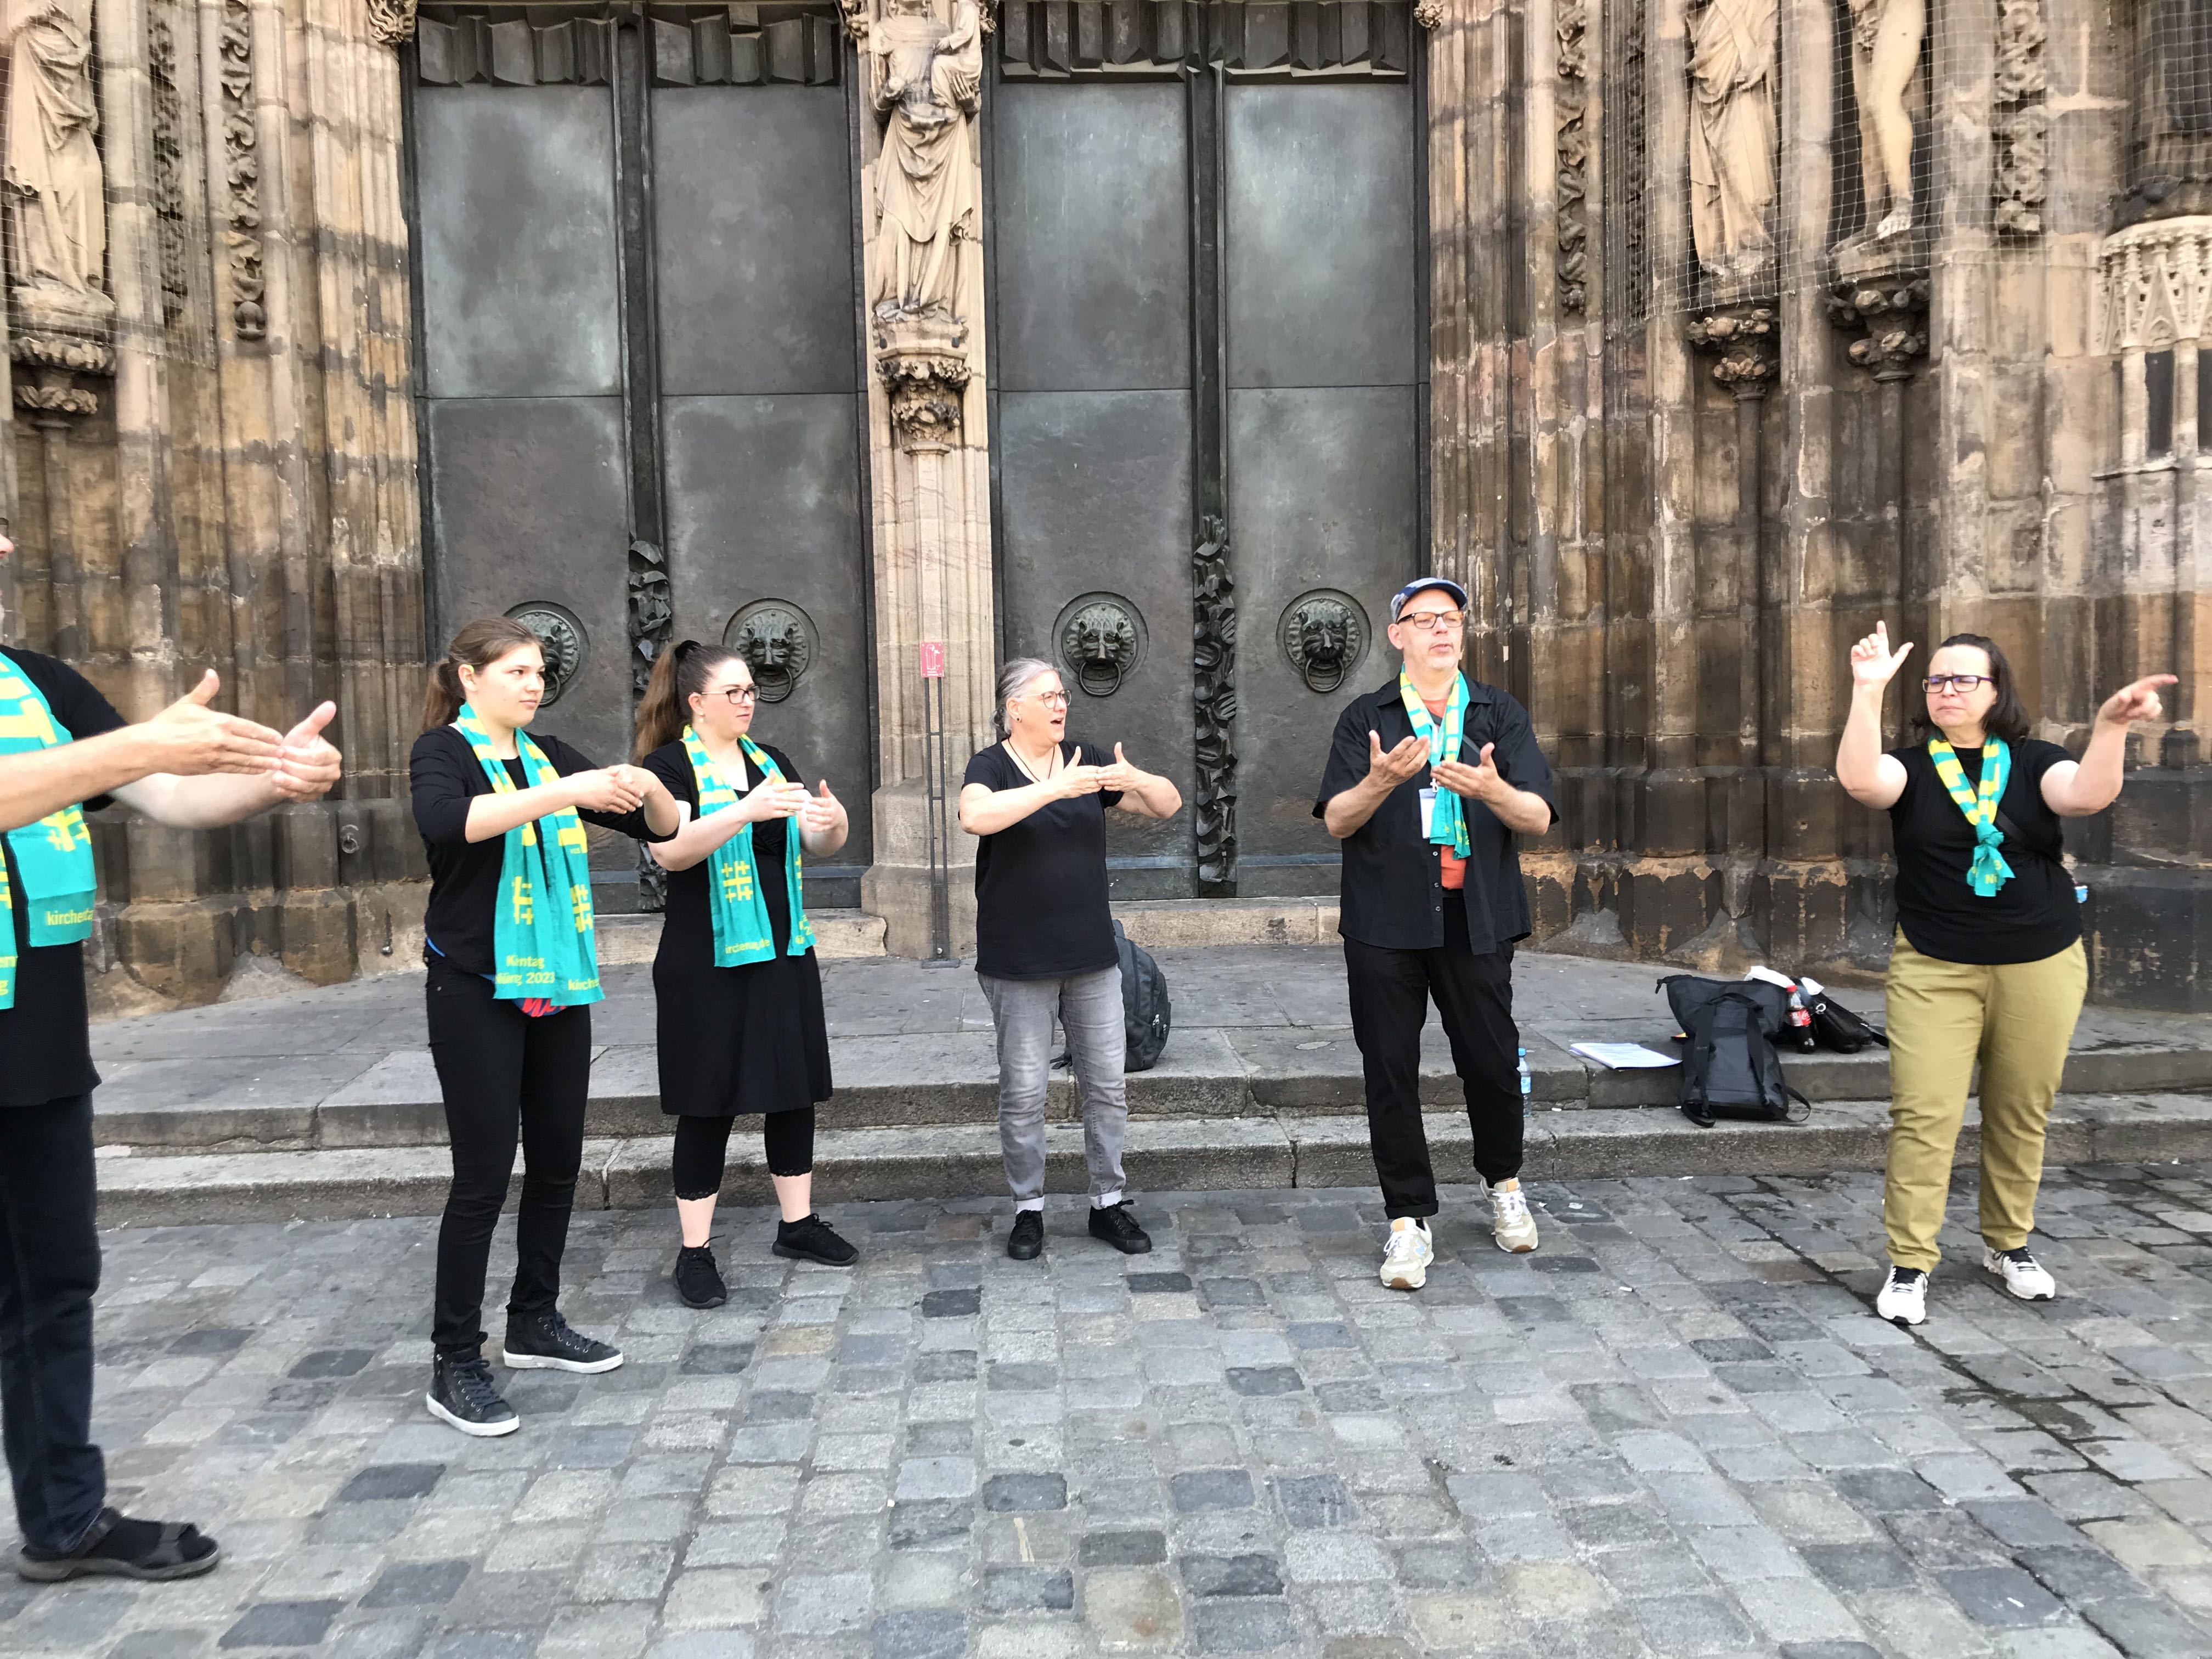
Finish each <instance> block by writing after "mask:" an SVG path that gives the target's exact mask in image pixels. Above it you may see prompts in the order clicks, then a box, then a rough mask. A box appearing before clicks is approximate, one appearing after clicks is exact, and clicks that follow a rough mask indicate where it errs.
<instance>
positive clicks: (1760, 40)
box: [1689, 0, 1776, 286]
mask: <svg viewBox="0 0 2212 1659" xmlns="http://www.w3.org/2000/svg"><path fill="white" fill-rule="evenodd" d="M1775 7H1776V0H1692V9H1691V12H1690V20H1689V28H1690V86H1691V102H1690V236H1691V240H1692V242H1693V243H1694V244H1695V245H1696V247H1697V252H1698V263H1699V264H1700V265H1701V266H1703V267H1704V268H1705V270H1706V272H1707V273H1708V274H1709V275H1711V276H1714V277H1716V278H1718V279H1719V280H1720V281H1721V282H1722V283H1723V285H1725V286H1744V285H1748V284H1751V283H1754V282H1756V281H1757V280H1758V279H1759V278H1760V277H1762V276H1765V275H1766V274H1767V273H1769V272H1770V271H1771V270H1772V268H1773V264H1774V238H1773V235H1772V234H1771V231H1770V230H1769V229H1768V227H1767V215H1768V213H1769V211H1770V210H1771V209H1772V207H1773V205H1774V97H1775V81H1774V55H1775Z"/></svg>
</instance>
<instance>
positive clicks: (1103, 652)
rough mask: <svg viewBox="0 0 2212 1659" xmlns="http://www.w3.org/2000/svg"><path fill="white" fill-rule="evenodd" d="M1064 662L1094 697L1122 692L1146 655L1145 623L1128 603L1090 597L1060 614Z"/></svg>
mask: <svg viewBox="0 0 2212 1659" xmlns="http://www.w3.org/2000/svg"><path fill="white" fill-rule="evenodd" d="M1059 631H1060V661H1061V663H1062V664H1063V665H1066V669H1067V671H1068V672H1069V673H1070V674H1072V675H1073V676H1074V677H1075V683H1076V684H1077V685H1079V686H1080V687H1081V688H1082V689H1083V690H1084V692H1085V694H1086V695H1087V696H1093V697H1110V696H1113V695H1114V694H1115V692H1116V691H1119V690H1121V682H1122V681H1123V680H1125V679H1127V678H1128V676H1129V674H1130V673H1131V671H1133V670H1134V669H1135V667H1136V665H1137V659H1139V657H1140V656H1142V655H1143V654H1144V623H1143V622H1142V621H1141V620H1140V619H1139V617H1138V615H1137V612H1136V609H1135V607H1134V606H1133V605H1131V604H1130V603H1129V602H1128V601H1127V599H1120V598H1117V597H1115V595H1113V594H1111V593H1086V594H1085V595H1084V596H1083V597H1082V598H1081V599H1078V600H1076V601H1075V602H1074V604H1073V605H1070V606H1069V607H1068V608H1067V609H1066V611H1062V612H1061V613H1060V630H1059Z"/></svg>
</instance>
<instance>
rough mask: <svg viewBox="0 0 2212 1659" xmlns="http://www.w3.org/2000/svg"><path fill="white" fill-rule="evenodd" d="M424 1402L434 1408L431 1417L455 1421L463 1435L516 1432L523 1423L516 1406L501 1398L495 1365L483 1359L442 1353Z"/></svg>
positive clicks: (432, 1365) (434, 1368)
mask: <svg viewBox="0 0 2212 1659" xmlns="http://www.w3.org/2000/svg"><path fill="white" fill-rule="evenodd" d="M422 1403H423V1404H424V1405H426V1406H428V1407H429V1408H430V1415H431V1416H433V1417H435V1418H437V1419H441V1421H443V1422H447V1423H450V1424H452V1425H453V1426H454V1427H455V1428H457V1429H459V1431H461V1432H462V1433H463V1434H473V1435H477V1436H480V1437H483V1436H490V1435H495V1434H513V1432H514V1431H516V1430H517V1429H519V1428H520V1427H521V1426H522V1419H520V1418H518V1417H517V1416H515V1414H514V1407H512V1406H510V1405H508V1404H507V1401H504V1400H502V1399H501V1398H500V1397H499V1389H498V1386H497V1385H496V1384H495V1383H493V1382H492V1380H491V1367H490V1366H489V1364H485V1362H484V1361H483V1359H482V1358H477V1359H448V1358H446V1357H445V1356H444V1355H443V1354H441V1355H439V1356H438V1358H436V1359H435V1360H433V1361H432V1362H431V1364H430V1392H429V1393H428V1394H426V1395H423V1396H422Z"/></svg>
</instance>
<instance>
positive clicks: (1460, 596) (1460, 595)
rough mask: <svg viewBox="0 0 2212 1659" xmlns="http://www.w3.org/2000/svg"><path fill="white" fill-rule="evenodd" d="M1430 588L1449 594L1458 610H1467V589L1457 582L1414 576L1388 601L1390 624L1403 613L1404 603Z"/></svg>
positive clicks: (1443, 578) (1445, 577) (1440, 578)
mask: <svg viewBox="0 0 2212 1659" xmlns="http://www.w3.org/2000/svg"><path fill="white" fill-rule="evenodd" d="M1432 587H1439V588H1442V589H1443V591H1444V592H1447V593H1449V594H1450V595H1451V596H1452V598H1453V599H1455V600H1456V601H1458V604H1459V608H1460V609H1461V610H1462V611H1464V610H1466V609H1467V589H1465V588H1464V587H1462V586H1460V585H1459V584H1458V583H1457V582H1455V581H1454V580H1451V578H1450V577H1449V576H1416V577H1415V578H1414V579H1413V580H1412V581H1409V582H1407V584H1406V585H1405V586H1403V587H1401V588H1400V589H1399V590H1398V591H1397V592H1396V593H1395V595H1393V596H1392V598H1391V600H1390V620H1391V621H1392V622H1395V621H1397V620H1398V618H1399V617H1400V616H1401V614H1403V612H1404V611H1405V609H1406V601H1407V600H1408V599H1412V598H1413V595H1414V594H1416V593H1425V592H1428V591H1429V590H1430V589H1431V588H1432Z"/></svg>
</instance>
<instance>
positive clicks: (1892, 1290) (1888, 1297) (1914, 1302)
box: [1874, 1267, 1928, 1325]
mask: <svg viewBox="0 0 2212 1659" xmlns="http://www.w3.org/2000/svg"><path fill="white" fill-rule="evenodd" d="M1874 1310H1875V1312H1876V1313H1877V1314H1880V1315H1881V1316H1882V1317H1883V1318H1884V1319H1887V1321H1889V1322H1890V1323H1891V1324H1893V1325H1920V1324H1925V1323H1926V1322H1927V1319H1928V1275H1927V1274H1926V1273H1923V1272H1922V1271H1921V1270H1920V1269H1919V1268H1917V1267H1892V1268H1891V1269H1890V1270H1889V1277H1888V1278H1887V1279H1884V1280H1882V1282H1881V1291H1880V1293H1879V1294H1877V1295H1876V1296H1875V1299H1874Z"/></svg>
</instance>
